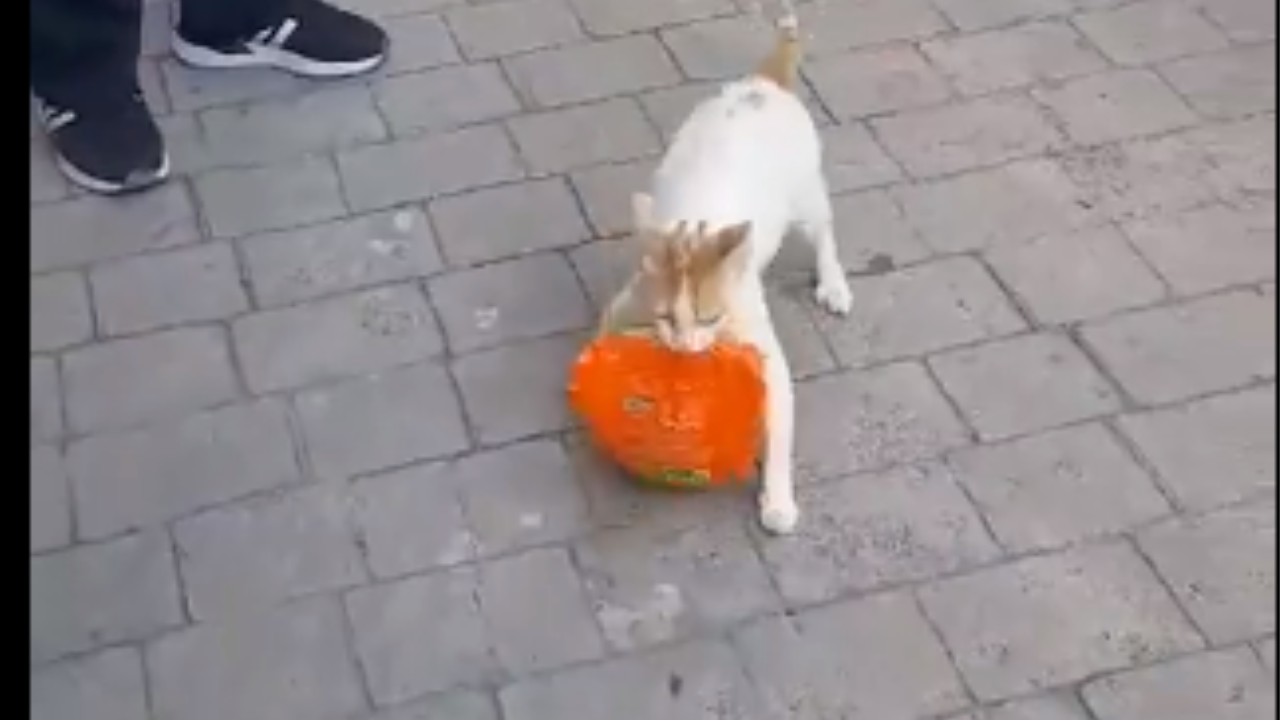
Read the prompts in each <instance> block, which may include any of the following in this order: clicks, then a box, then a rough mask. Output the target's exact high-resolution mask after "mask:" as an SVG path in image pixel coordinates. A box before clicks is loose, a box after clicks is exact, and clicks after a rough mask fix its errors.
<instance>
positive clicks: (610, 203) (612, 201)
mask: <svg viewBox="0 0 1280 720" xmlns="http://www.w3.org/2000/svg"><path fill="white" fill-rule="evenodd" d="M657 165H658V163H657V161H656V160H652V159H648V160H636V161H633V162H627V163H619V164H609V165H600V166H597V167H593V168H587V169H585V170H578V171H576V172H574V173H572V174H571V175H570V176H569V181H570V182H571V183H572V184H573V190H574V192H575V193H576V194H577V196H578V202H579V203H580V204H581V205H582V210H583V212H584V213H585V214H586V216H587V221H588V222H589V223H591V227H592V228H593V229H594V230H595V235H596V237H602V238H608V237H614V236H617V235H625V234H628V233H630V231H631V230H632V222H631V221H632V217H631V196H632V194H633V193H635V192H636V190H637V189H641V188H645V187H648V186H649V181H650V179H651V178H652V177H653V172H654V170H656V169H657ZM575 256H576V253H575ZM575 264H576V263H575Z"/></svg>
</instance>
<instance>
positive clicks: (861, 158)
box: [821, 123, 903, 194]
mask: <svg viewBox="0 0 1280 720" xmlns="http://www.w3.org/2000/svg"><path fill="white" fill-rule="evenodd" d="M821 133H822V144H823V150H824V152H823V160H824V163H825V165H826V167H825V171H826V176H827V186H828V187H829V188H830V190H831V192H832V193H834V194H841V193H846V192H851V191H854V190H864V189H866V188H870V187H877V186H881V185H889V184H891V183H895V182H898V181H899V180H902V177H903V176H902V169H901V168H899V167H898V163H896V162H894V160H893V158H891V157H889V154H888V153H886V152H885V151H884V148H882V147H880V143H878V142H877V141H876V139H875V138H874V137H872V135H871V132H870V131H869V130H867V127H866V125H863V124H861V123H857V124H849V125H833V126H831V127H828V128H824V129H823V130H822V131H821Z"/></svg>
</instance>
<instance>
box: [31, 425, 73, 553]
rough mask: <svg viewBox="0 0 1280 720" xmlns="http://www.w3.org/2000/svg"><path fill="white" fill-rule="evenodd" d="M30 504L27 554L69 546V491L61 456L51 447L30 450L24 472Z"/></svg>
mask: <svg viewBox="0 0 1280 720" xmlns="http://www.w3.org/2000/svg"><path fill="white" fill-rule="evenodd" d="M28 474H29V477H30V481H31V482H30V489H31V494H30V495H29V496H28V499H29V501H30V505H31V511H30V514H29V515H28V516H27V517H28V519H29V521H30V525H29V527H28V528H27V529H28V532H29V534H30V537H31V545H30V548H31V552H32V553H37V552H45V551H47V550H55V549H57V548H60V547H63V546H65V545H69V544H71V488H70V485H69V481H68V480H67V470H66V468H65V467H64V466H63V463H62V453H61V452H59V451H58V450H57V448H54V447H51V446H47V445H46V446H41V447H33V448H31V465H30V469H29V470H28Z"/></svg>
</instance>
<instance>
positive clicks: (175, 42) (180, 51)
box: [172, 33, 387, 78]
mask: <svg viewBox="0 0 1280 720" xmlns="http://www.w3.org/2000/svg"><path fill="white" fill-rule="evenodd" d="M172 48H173V54H174V55H176V56H177V58H178V59H179V60H181V61H182V62H184V63H186V64H188V65H191V66H194V67H199V68H211V69H218V70H226V69H232V68H254V67H271V68H277V69H280V70H285V71H288V72H291V73H293V74H294V75H301V76H302V77H309V78H343V77H351V76H353V75H364V74H365V73H368V72H370V71H372V70H374V69H376V68H377V67H378V66H379V65H381V64H382V63H383V62H384V61H386V59H387V54H386V52H382V53H379V54H378V55H376V56H374V57H371V58H366V59H364V60H352V61H350V62H320V61H317V60H310V59H308V58H305V57H302V56H301V55H298V54H296V53H292V52H289V51H288V50H283V49H281V48H273V47H265V46H262V45H249V46H247V51H246V52H243V53H234V54H232V53H221V52H218V51H217V50H211V49H209V48H206V47H200V46H199V45H192V44H191V43H189V42H187V41H185V40H183V39H182V38H181V37H180V36H178V35H177V33H175V34H174V35H173V38H172Z"/></svg>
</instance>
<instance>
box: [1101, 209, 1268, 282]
mask: <svg viewBox="0 0 1280 720" xmlns="http://www.w3.org/2000/svg"><path fill="white" fill-rule="evenodd" d="M1124 230H1125V233H1126V234H1127V235H1128V236H1129V239H1130V240H1131V241H1133V243H1134V244H1135V245H1136V246H1137V248H1138V250H1139V251H1140V252H1141V253H1142V254H1143V256H1145V257H1146V258H1147V260H1148V261H1149V262H1150V263H1151V264H1152V265H1153V266H1155V269H1156V270H1157V271H1159V273H1160V274H1161V275H1162V276H1163V277H1164V278H1165V279H1166V280H1168V281H1169V283H1170V284H1171V285H1172V286H1173V287H1174V289H1175V290H1176V291H1178V292H1179V293H1181V294H1184V295H1196V294H1201V293H1205V292H1209V291H1212V290H1220V289H1222V288H1226V287H1229V286H1232V285H1245V284H1249V283H1256V282H1260V281H1263V280H1270V279H1272V278H1274V277H1275V268H1276V210H1275V205H1274V203H1265V204H1264V203H1259V204H1257V205H1255V206H1254V207H1236V208H1233V207H1228V206H1226V205H1209V206H1205V207H1201V208H1197V209H1194V210H1189V211H1187V212H1183V213H1180V214H1177V215H1167V216H1164V217H1156V218H1148V219H1144V220H1141V221H1138V222H1134V223H1130V224H1128V225H1126V226H1125V228H1124Z"/></svg>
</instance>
